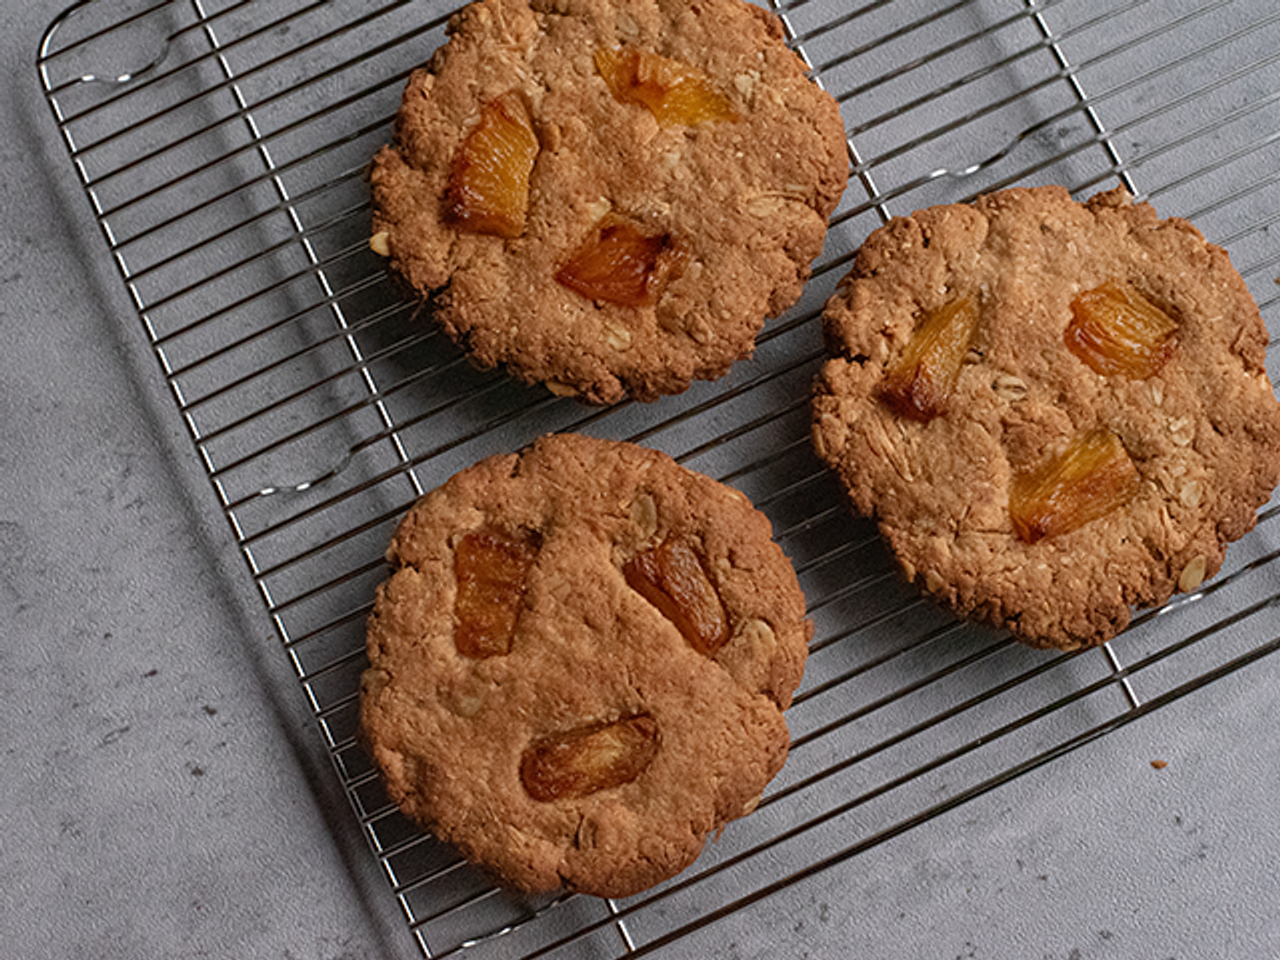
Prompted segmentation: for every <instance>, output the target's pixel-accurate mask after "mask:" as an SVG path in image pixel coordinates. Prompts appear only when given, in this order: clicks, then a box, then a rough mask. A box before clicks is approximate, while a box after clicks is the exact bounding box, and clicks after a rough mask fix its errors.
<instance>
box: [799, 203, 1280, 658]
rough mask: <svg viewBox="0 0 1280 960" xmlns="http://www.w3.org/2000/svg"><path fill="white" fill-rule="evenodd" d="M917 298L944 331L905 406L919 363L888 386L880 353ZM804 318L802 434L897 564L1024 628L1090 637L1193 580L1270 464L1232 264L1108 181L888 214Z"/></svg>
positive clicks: (920, 319)
mask: <svg viewBox="0 0 1280 960" xmlns="http://www.w3.org/2000/svg"><path fill="white" fill-rule="evenodd" d="M1098 302H1100V306H1095V307H1092V308H1091V307H1090V304H1091V303H1098ZM1122 303H1129V304H1130V306H1131V307H1132V309H1130V307H1125V306H1122V305H1121V304H1122ZM1133 304H1137V306H1132V305H1133ZM1144 304H1145V306H1144ZM1148 308H1150V309H1148ZM1152 310H1154V311H1155V312H1152ZM965 311H968V313H967V314H966V315H967V316H969V317H971V318H972V323H971V326H970V327H967V328H966V327H964V326H963V322H962V321H960V320H956V319H954V317H955V316H957V315H959V314H960V313H965ZM1091 311H1092V312H1091ZM939 317H941V318H942V319H940V320H939V319H938V318H939ZM928 319H934V320H935V321H936V322H937V323H938V324H940V329H942V328H947V325H948V324H950V328H949V329H950V331H951V333H952V334H955V336H954V337H953V342H952V343H951V344H950V346H949V347H948V346H947V336H946V335H944V336H943V337H942V338H941V339H940V340H938V341H936V342H935V343H934V344H933V345H932V346H930V347H928V348H927V350H926V353H927V356H928V357H929V358H931V359H928V360H927V362H926V366H927V365H928V364H930V363H932V364H933V365H934V367H936V368H943V367H947V365H948V361H947V360H946V359H945V358H944V357H943V353H942V352H940V351H945V349H949V348H950V347H954V348H955V349H956V350H957V351H958V352H957V353H955V354H954V355H953V356H954V359H955V363H954V370H953V371H952V372H953V374H954V377H955V379H954V385H953V386H951V387H950V392H949V395H948V396H946V397H945V399H944V400H943V401H942V402H941V403H940V405H939V406H940V407H941V409H940V410H933V411H932V412H922V410H921V409H920V407H921V406H926V407H927V406H928V401H929V400H930V397H929V396H927V394H928V393H929V391H928V390H926V389H925V386H928V384H926V383H924V381H918V382H916V383H914V384H911V385H908V386H903V385H904V384H909V383H910V381H909V379H903V377H902V370H903V365H902V364H900V363H899V361H900V360H901V358H903V357H904V356H906V355H907V354H906V352H907V351H908V349H917V348H918V347H919V346H920V343H921V342H922V339H923V338H920V339H917V340H916V345H915V346H914V347H913V346H912V341H913V338H916V337H917V332H918V331H919V330H921V329H923V327H924V324H925V321H927V320H928ZM964 330H968V331H969V332H968V333H965V332H964ZM824 331H825V335H826V339H827V346H828V351H829V354H830V355H831V357H832V359H830V360H829V361H828V362H827V363H826V365H825V366H824V367H823V369H822V371H821V373H820V374H819V376H818V377H817V379H816V381H815V385H814V395H813V440H814V445H815V449H816V450H817V452H818V454H819V456H820V457H821V458H822V459H823V460H825V461H826V463H827V464H829V465H830V466H831V467H832V468H833V469H835V470H836V471H838V473H839V476H840V478H841V480H842V481H843V484H844V485H845V487H846V489H847V491H848V494H849V498H850V500H851V501H852V503H853V505H854V507H855V509H856V510H857V511H858V512H860V513H862V514H864V515H866V516H869V517H874V518H876V520H877V521H878V523H879V526H880V528H881V530H882V532H883V533H884V535H885V536H886V537H887V539H888V541H889V543H890V544H891V546H892V548H893V550H894V552H895V554H896V555H897V558H898V560H899V562H900V564H901V566H902V569H903V570H904V572H905V574H906V576H907V577H908V579H910V580H913V581H917V582H919V583H920V584H921V585H922V586H923V587H924V588H925V589H926V590H928V591H929V592H930V593H932V594H933V595H934V596H936V597H937V598H938V599H940V600H941V601H942V602H944V603H945V604H948V605H949V606H951V607H952V608H953V609H955V610H956V611H957V612H958V613H960V614H961V615H963V616H966V617H970V618H973V619H976V620H980V621H985V622H987V623H990V624H993V625H996V626H1000V627H1005V628H1008V629H1009V630H1011V631H1012V632H1013V633H1014V634H1015V635H1016V636H1017V637H1018V638H1019V639H1021V640H1023V641H1024V642H1027V643H1029V644H1031V645H1034V646H1053V647H1061V648H1064V649H1070V648H1074V647H1078V646H1084V645H1093V644H1099V643H1102V642H1104V641H1106V640H1107V639H1109V638H1110V637H1112V636H1114V635H1115V634H1116V633H1118V632H1119V631H1120V630H1122V629H1124V627H1125V626H1126V625H1127V624H1128V623H1129V620H1130V616H1131V609H1130V608H1131V606H1134V605H1147V604H1158V603H1163V602H1164V601H1165V600H1167V599H1168V598H1169V597H1170V596H1171V595H1172V594H1173V592H1174V591H1175V590H1183V591H1190V590H1193V589H1195V588H1197V587H1198V586H1199V585H1200V583H1201V582H1202V581H1203V580H1204V579H1205V578H1206V577H1210V576H1213V575H1214V574H1215V573H1216V572H1217V571H1218V570H1219V568H1220V567H1221V564H1222V560H1223V555H1224V552H1225V546H1226V544H1227V543H1229V542H1230V541H1233V540H1236V539H1238V538H1239V537H1240V536H1242V535H1243V534H1244V533H1246V532H1247V531H1248V530H1250V529H1251V528H1252V527H1253V525H1254V523H1255V522H1256V511H1257V508H1258V507H1259V506H1261V505H1262V504H1264V503H1266V502H1267V500H1268V499H1269V497H1270V495H1271V491H1272V490H1273V488H1274V487H1275V485H1276V483H1277V479H1278V477H1280V404H1278V403H1277V401H1276V397H1275V394H1274V392H1273V390H1272V386H1271V383H1270V382H1269V380H1268V378H1267V374H1266V369H1265V366H1264V364H1265V359H1266V347H1267V343H1268V334H1267V330H1266V327H1265V325H1264V323H1263V320H1262V318H1261V316H1260V315H1259V312H1258V308H1257V306H1256V305H1255V304H1254V302H1253V299H1252V298H1251V296H1250V295H1249V292H1248V290H1247V288H1246V287H1245V284H1244V281H1243V280H1242V279H1241V278H1240V276H1239V274H1238V273H1236V271H1235V270H1234V268H1233V267H1232V266H1231V263H1230V260H1229V258H1228V256H1227V254H1226V252H1225V251H1224V250H1222V249H1221V248H1219V247H1217V246H1215V245H1213V244H1211V243H1208V242H1206V240H1205V239H1204V237H1203V236H1202V235H1201V234H1200V232H1199V231H1198V230H1197V229H1196V228H1195V227H1194V226H1192V225H1191V224H1190V223H1188V222H1186V221H1185V220H1180V219H1177V218H1174V219H1168V220H1161V219H1159V218H1158V217H1157V215H1156V212H1155V211H1154V210H1153V209H1152V207H1151V206H1150V205H1148V204H1145V203H1144V204H1135V203H1132V202H1131V198H1130V197H1129V195H1128V194H1127V193H1126V192H1125V191H1124V190H1123V189H1116V190H1112V191H1109V192H1106V193H1102V194H1099V195H1097V196H1095V197H1093V198H1092V199H1090V200H1089V201H1088V202H1086V203H1084V204H1079V203H1076V202H1074V201H1073V200H1072V199H1071V197H1070V195H1069V194H1068V193H1067V191H1066V190H1064V189H1062V188H1060V187H1043V188H1035V189H1021V188H1019V189H1011V190H1006V191H1002V192H999V193H993V194H991V195H989V196H984V197H982V198H980V199H978V200H977V201H976V202H975V203H973V204H971V205H949V206H939V207H933V208H930V209H927V210H922V211H919V212H917V213H915V214H913V215H912V216H910V217H902V218H898V219H894V220H892V221H890V222H889V223H888V224H886V225H885V226H884V227H882V228H880V229H879V230H877V231H876V232H875V233H873V234H872V235H871V236H870V237H869V238H868V240H867V241H866V243H865V244H864V245H863V247H862V248H861V249H860V250H859V252H858V254H857V256H856V259H855V261H854V265H853V268H852V269H851V271H850V273H849V275H848V276H847V277H846V278H845V279H844V281H843V282H842V285H841V287H840V288H839V289H838V290H837V292H836V294H835V295H834V296H833V297H832V298H831V300H830V301H829V303H828V305H827V308H826V311H825V313H824ZM957 331H960V332H957ZM966 338H967V339H966ZM1091 338H1092V339H1091ZM1099 338H1100V339H1099ZM938 344H943V346H938ZM928 351H933V352H928ZM1126 351H1128V352H1126ZM895 377H896V378H897V380H894V379H893V378H895ZM944 379H945V378H944ZM941 393H942V394H947V387H946V384H943V386H942V387H941ZM904 397H906V398H908V399H910V400H911V401H913V402H914V401H919V403H916V404H915V406H914V407H913V406H912V404H907V405H905V406H904V404H903V403H902V400H903V398H904ZM1055 471H1056V473H1055ZM1095 481H1096V483H1095ZM1091 483H1093V486H1090V484H1091ZM1037 484H1039V486H1037ZM1055 484H1056V486H1055ZM1054 497H1056V498H1057V499H1054ZM1037 510H1039V514H1038V515H1036V516H1034V517H1032V518H1031V520H1028V513H1030V514H1036V511H1037ZM1032 521H1034V522H1032Z"/></svg>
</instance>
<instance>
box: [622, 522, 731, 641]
mask: <svg viewBox="0 0 1280 960" xmlns="http://www.w3.org/2000/svg"><path fill="white" fill-rule="evenodd" d="M623 573H624V574H625V576H626V579H627V583H628V584H630V585H631V588H632V589H633V590H635V591H636V592H637V593H639V594H640V595H641V596H642V597H644V598H645V599H646V600H648V601H649V602H650V603H652V604H653V605H654V606H655V607H657V608H658V609H659V610H660V611H661V612H662V615H663V616H664V617H666V618H667V619H668V620H670V621H671V622H672V623H673V624H675V626H676V629H677V630H679V631H680V635H681V636H683V637H684V638H685V640H687V641H689V645H690V646H691V647H693V649H695V650H697V651H698V652H699V653H701V654H703V655H704V656H708V657H714V656H715V655H716V654H717V653H718V652H719V651H720V648H721V647H723V646H724V645H725V644H726V643H727V642H728V641H729V619H728V617H726V616H725V612H724V604H723V603H721V602H720V595H719V594H718V593H716V588H715V584H713V583H712V582H711V578H710V577H709V576H707V571H706V568H705V567H704V566H703V564H702V560H701V558H700V557H699V556H698V551H697V549H696V548H695V547H694V546H693V544H691V543H689V542H687V541H684V540H670V539H668V540H663V541H662V542H661V543H660V544H658V545H657V546H656V547H651V548H650V549H648V550H642V551H640V552H639V553H637V554H636V555H635V556H634V557H632V558H631V559H630V560H629V561H627V564H626V566H624V567H623Z"/></svg>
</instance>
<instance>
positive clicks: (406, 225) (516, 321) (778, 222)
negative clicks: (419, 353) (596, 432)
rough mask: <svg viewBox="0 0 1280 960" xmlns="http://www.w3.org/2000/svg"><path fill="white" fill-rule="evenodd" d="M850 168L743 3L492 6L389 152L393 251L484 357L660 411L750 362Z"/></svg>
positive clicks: (380, 239) (818, 242)
mask: <svg viewBox="0 0 1280 960" xmlns="http://www.w3.org/2000/svg"><path fill="white" fill-rule="evenodd" d="M847 179H848V157H847V149H846V144H845V139H844V127H843V123H842V121H841V118H840V112H839V108H838V107H837V105H836V103H835V101H834V100H833V99H832V98H831V96H830V95H828V94H827V93H826V92H824V91H823V90H822V89H820V88H819V87H818V86H817V85H815V84H814V83H813V82H812V81H811V80H810V79H809V78H808V76H807V75H806V71H805V66H804V63H803V62H802V61H801V60H800V59H799V57H797V56H796V55H795V54H794V53H792V52H791V51H790V50H789V49H788V48H787V46H786V45H785V43H784V39H783V30H782V27H781V24H780V22H779V21H778V19H777V18H776V17H774V16H773V15H772V14H769V13H767V12H766V11H764V10H762V9H760V8H759V7H756V6H753V5H751V4H749V3H746V2H743V0H704V2H700V3H697V4H689V3H687V2H685V0H481V2H479V3H474V4H471V5H470V6H467V7H465V8H463V9H462V10H461V11H460V12H459V13H458V14H456V15H455V17H454V18H453V19H452V20H451V22H450V25H449V39H448V41H447V43H445V44H444V45H443V46H442V47H440V48H439V49H438V50H437V51H436V53H435V55H434V56H433V57H432V58H431V60H430V62H429V63H428V64H427V65H426V66H425V67H424V68H422V69H420V70H418V71H416V72H415V73H414V74H413V75H412V77H411V78H410V80H409V82H408V85H407V87H406V89H405V92H404V97H403V101H402V105H401V107H400V111H399V113H398V115H397V117H396V123H395V135H394V141H393V143H392V144H390V145H389V146H387V147H385V148H384V149H382V150H381V151H380V152H379V153H378V154H377V156H376V157H375V159H374V161H373V166H372V174H371V180H372V198H373V227H372V229H373V238H372V241H371V246H372V247H373V249H374V250H375V251H377V252H379V253H381V254H383V255H385V256H388V257H389V262H390V266H391V268H392V269H393V271H394V272H395V273H396V274H398V275H399V276H400V277H402V278H403V279H404V280H406V281H407V282H408V284H409V285H410V286H412V288H413V289H414V290H415V291H417V292H418V293H419V294H421V295H422V296H424V297H430V298H432V300H433V306H434V318H435V320H436V321H437V322H438V323H439V324H440V326H441V327H442V328H443V329H444V330H445V331H446V332H447V333H448V335H449V336H450V337H451V338H452V339H453V340H455V341H456V342H457V343H458V344H459V345H461V346H462V347H463V349H464V350H465V351H466V352H467V353H468V355H469V356H470V358H471V359H472V360H473V361H474V362H475V363H476V364H477V365H478V366H480V367H481V368H491V367H495V366H498V365H503V366H505V368H506V369H507V370H508V371H509V372H510V373H512V374H514V375H515V376H517V377H519V378H521V379H523V380H525V381H527V382H533V383H537V382H541V383H545V384H547V386H548V387H550V388H551V389H552V390H553V391H554V392H556V393H558V394H562V395H576V396H578V397H580V398H582V399H583V400H586V401H589V402H592V403H612V402H614V401H617V400H619V399H621V398H623V397H624V396H629V397H631V398H633V399H637V400H645V401H651V400H654V399H656V398H657V397H659V396H661V395H664V394H673V393H679V392H681V391H683V390H685V389H686V388H687V387H688V386H689V385H690V383H691V382H692V381H693V380H695V379H714V378H717V377H720V376H722V375H724V374H725V373H726V372H727V371H728V369H729V367H730V366H731V364H732V363H733V362H734V361H736V360H739V359H741V358H744V357H748V356H750V354H751V353H752V351H753V348H754V342H755V336H756V334H757V333H758V332H759V330H760V329H761V327H762V326H763V323H764V320H765V318H766V317H767V316H774V315H777V314H778V313H780V312H782V311H783V310H785V309H786V308H787V307H789V306H790V305H791V304H793V303H794V302H795V301H796V299H797V298H798V297H799V295H800V291H801V287H802V285H803V284H804V282H805V280H806V279H807V278H808V276H809V271H810V263H811V261H812V260H813V259H814V258H815V257H816V256H817V255H818V254H819V253H820V252H821V249H822V245H823V242H824V238H825V235H826V227H827V218H828V217H829V216H830V214H831V213H832V211H833V210H834V209H835V207H836V204H837V203H838V201H839V198H840V195H841V193H842V191H843V189H844V187H845V183H846V181H847Z"/></svg>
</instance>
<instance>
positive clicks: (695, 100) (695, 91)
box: [596, 47, 738, 127]
mask: <svg viewBox="0 0 1280 960" xmlns="http://www.w3.org/2000/svg"><path fill="white" fill-rule="evenodd" d="M596 69H598V70H599V71H600V75H601V76H602V77H604V82H605V85H606V86H608V88H609V91H610V92H611V93H612V94H613V95H614V97H615V98H616V99H617V100H619V101H621V102H622V103H639V104H643V105H644V106H645V107H647V108H648V109H649V111H650V112H651V113H652V114H653V115H654V117H655V118H656V119H657V121H658V123H660V124H662V125H663V126H672V125H675V124H684V125H685V126H689V127H692V126H696V125H697V124H699V123H704V122H706V121H709V120H737V119H738V113H737V111H736V110H734V109H733V104H732V103H731V102H730V101H729V98H728V97H726V96H725V95H724V94H722V93H720V92H718V91H717V90H716V89H715V87H714V86H713V85H712V83H711V78H710V77H708V76H707V75H706V74H705V73H703V72H702V71H701V70H699V69H697V68H696V67H692V66H690V65H689V64H686V63H681V62H680V61H679V60H672V59H670V58H668V57H663V56H660V55H658V54H656V53H653V52H652V51H650V50H641V49H639V48H638V47H617V48H613V49H609V48H605V49H601V50H597V51H596Z"/></svg>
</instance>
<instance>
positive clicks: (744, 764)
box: [361, 435, 812, 896]
mask: <svg viewBox="0 0 1280 960" xmlns="http://www.w3.org/2000/svg"><path fill="white" fill-rule="evenodd" d="M388 558H389V559H390V561H391V563H392V564H393V567H394V573H393V575H392V576H391V577H390V579H389V580H388V581H386V582H385V583H384V584H383V585H382V586H381V587H380V588H379V590H378V594H377V600H376V602H375V606H374V610H373V613H372V614H371V616H370V619H369V625H368V653H369V661H370V666H369V667H368V669H367V670H366V672H365V674H364V676H363V679H362V683H361V724H362V730H363V736H364V739H365V742H366V744H367V745H368V748H369V750H370V752H371V754H372V756H373V759H374V761H375V763H376V765H377V766H378V768H379V769H380V770H381V772H382V774H383V778H384V782H385V783H386V786H387V790H388V793H389V794H390V796H391V798H392V799H393V800H394V801H395V802H396V803H397V804H399V805H400V807H401V809H402V810H403V811H404V812H405V813H406V814H407V815H409V816H410V817H412V818H413V819H415V820H417V821H419V822H420V823H422V824H424V825H425V826H427V827H429V828H430V829H432V830H433V831H434V832H435V833H436V835H437V836H439V837H440V838H441V839H442V840H444V841H446V842H448V843H452V844H454V845H455V846H456V847H457V848H458V849H459V850H461V852H462V853H463V854H464V855H465V856H466V857H467V858H468V859H470V860H471V861H473V862H474V863H476V864H478V865H480V866H481V867H483V868H485V869H486V870H487V871H488V872H490V873H491V874H492V875H493V876H494V877H495V878H496V879H497V880H498V881H499V882H500V883H502V884H503V885H506V886H510V887H514V888H517V889H522V890H528V891H542V890H552V889H556V888H559V887H562V886H563V887H566V888H568V889H571V890H577V891H581V892H585V893H590V894H595V895H599V896H627V895H630V894H633V893H636V892H639V891H640V890H643V889H645V888H647V887H649V886H652V885H653V884H655V883H658V882H659V881H661V880H663V879H666V878H667V877H670V876H672V875H674V874H675V873H677V872H679V871H680V870H682V869H684V868H685V867H686V866H688V865H689V864H690V863H692V862H693V860H694V859H695V858H696V857H697V856H698V854H699V853H700V851H701V850H702V847H703V845H704V843H705V841H706V838H707V836H708V835H709V834H712V833H714V832H716V831H718V830H719V829H721V828H722V827H723V826H724V825H725V824H726V823H727V822H729V821H730V820H733V819H735V818H738V817H741V816H743V815H745V814H747V813H749V812H750V811H751V810H752V809H754V807H755V805H756V803H757V802H758V800H759V798H760V795H761V792H762V791H763V789H764V787H765V785H766V784H767V783H768V782H769V781H770V780H771V779H772V778H773V777H774V775H775V774H777V772H778V771H779V770H780V769H781V767H782V765H783V762H784V760H785V759H786V755H787V750H788V746H789V735H788V731H787V726H786V723H785V721H784V719H783V715H782V711H783V710H784V709H785V708H786V707H787V706H788V705H789V704H790V702H791V696H792V693H793V691H794V690H795V688H796V686H797V685H798V684H799V682H800V679H801V676H802V674H803V671H804V662H805V657H806V654H807V644H808V640H809V638H810V636H811V634H812V625H811V623H810V622H809V621H808V620H807V619H806V617H805V603H804V597H803V595H802V593H801V591H800V588H799V585H798V584H797V581H796V577H795V573H794V571H793V570H792V568H791V564H790V562H789V561H788V560H787V558H786V557H785V555H784V554H783V553H782V551H781V549H780V548H779V547H778V546H777V545H776V544H775V543H774V542H773V540H772V539H771V530H770V525H769V521H768V519H767V518H766V517H765V516H764V515H763V514H761V513H759V512H758V511H757V510H755V508H754V507H752V506H751V505H750V503H749V502H748V501H747V499H746V497H745V496H744V495H742V494H741V493H739V492H737V491H734V490H732V489H731V488H729V487H727V486H724V485H722V484H719V483H717V482H715V481H713V480H711V479H710V478H708V477H706V476H703V475H701V474H698V473H695V472H693V471H690V470H687V469H685V468H683V467H680V466H678V465H677V464H676V463H675V462H674V461H672V460H671V459H670V458H669V457H667V456H666V455H664V454H660V453H658V452H656V451H652V450H648V449H645V448H643V447H638V446H634V445H631V444H625V443H613V442H608V441H602V440H595V439H591V438H587V437H583V436H574V435H562V436H554V437H545V438H543V439H541V440H539V441H537V442H536V443H535V444H533V445H532V446H531V447H529V448H527V449H525V450H524V451H521V452H520V453H517V454H512V455H507V456H497V457H492V458H490V459H487V460H484V461H481V462H480V463H478V464H476V465H474V466H472V467H469V468H467V469H465V470H463V471H461V472H460V473H458V474H456V475H455V476H454V477H453V478H451V479H450V480H449V481H447V482H446V483H445V484H443V485H442V486H440V487H439V488H437V489H436V490H434V491H433V492H431V493H429V494H427V495H426V496H425V497H424V498H422V499H421V500H420V501H419V502H418V503H417V504H416V505H415V506H414V507H413V508H412V509H411V510H410V511H409V513H408V514H407V515H406V516H405V518H404V519H403V521H402V522H401V524H400V526H399V528H398V530H397V532H396V534H395V537H394V539H393V540H392V543H391V547H390V549H389V551H388Z"/></svg>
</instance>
